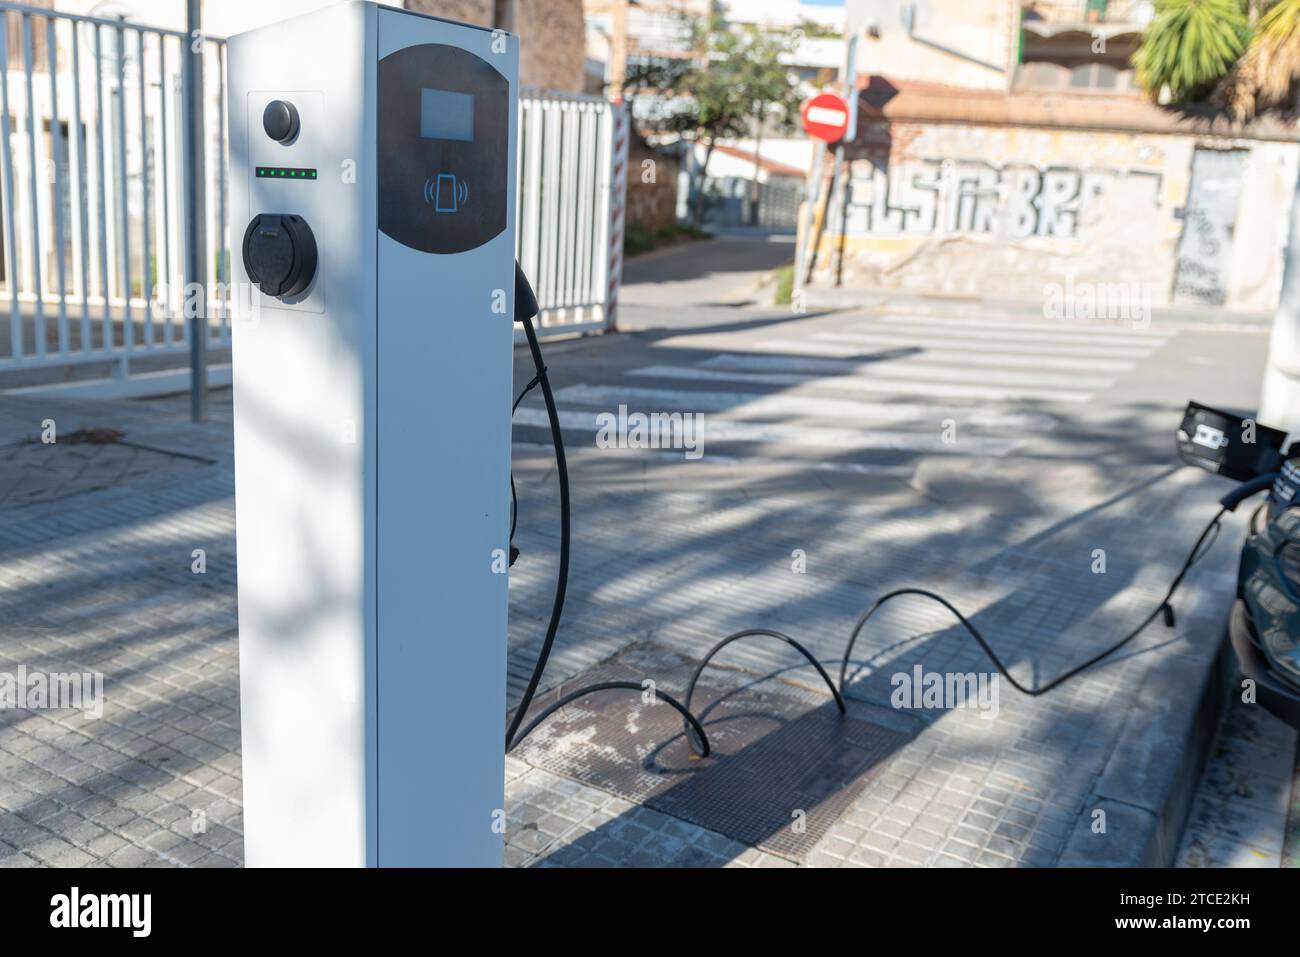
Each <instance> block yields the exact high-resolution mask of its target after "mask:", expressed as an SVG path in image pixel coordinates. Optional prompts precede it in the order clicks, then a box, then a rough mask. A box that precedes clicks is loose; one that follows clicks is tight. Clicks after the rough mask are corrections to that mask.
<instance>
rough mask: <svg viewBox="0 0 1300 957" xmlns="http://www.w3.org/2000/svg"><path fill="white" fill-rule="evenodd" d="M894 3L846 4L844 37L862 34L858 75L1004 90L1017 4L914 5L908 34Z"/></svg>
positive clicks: (953, 1)
mask: <svg viewBox="0 0 1300 957" xmlns="http://www.w3.org/2000/svg"><path fill="white" fill-rule="evenodd" d="M908 5H909V4H904V3H898V2H896V0H847V3H846V17H847V27H846V29H847V30H848V31H850V32H851V31H855V30H868V31H870V32H869V33H868V34H867V36H865V37H864V39H863V40H862V42H861V43H860V44H859V46H858V75H859V76H870V75H872V74H878V75H880V76H887V77H889V78H890V79H891V80H904V81H914V82H923V83H942V84H945V85H947V86H958V87H964V88H966V89H970V90H1007V89H1010V86H1011V68H1012V66H1013V64H1014V61H1015V56H1016V46H1017V43H1018V42H1019V24H1020V20H1019V13H1020V11H1019V3H1018V2H1017V0H917V2H915V3H912V4H910V5H911V6H912V7H914V9H915V18H914V21H913V28H912V34H911V35H910V36H909V35H908V33H907V30H906V28H905V26H904V21H903V17H902V11H903V9H904V7H906V6H908Z"/></svg>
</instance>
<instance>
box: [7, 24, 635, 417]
mask: <svg viewBox="0 0 1300 957" xmlns="http://www.w3.org/2000/svg"><path fill="white" fill-rule="evenodd" d="M188 42H190V41H189V38H188V37H187V36H186V35H185V34H184V33H181V32H177V31H173V30H167V29H162V28H157V27H150V26H145V25H142V24H138V23H133V22H129V21H119V20H109V19H103V18H96V17H89V16H79V15H73V14H67V13H61V12H57V11H53V10H48V9H41V8H33V7H28V6H24V5H22V4H16V3H7V2H0V211H2V215H3V228H2V229H0V317H3V315H4V313H5V312H7V313H8V318H9V334H8V335H4V334H3V331H2V330H3V318H0V389H7V388H45V387H47V386H48V385H49V384H50V383H51V381H52V380H53V382H54V383H56V384H57V383H63V382H64V380H69V381H68V382H67V383H66V387H68V388H72V389H77V390H80V391H83V392H89V393H100V394H125V393H130V392H136V393H140V392H149V391H160V390H166V389H175V388H177V387H180V388H184V386H185V384H186V383H187V382H188V372H187V368H186V364H185V362H184V360H183V359H182V358H180V357H183V356H185V355H187V354H188V352H189V331H188V322H187V318H186V310H187V309H189V310H190V311H193V308H194V306H195V305H196V303H195V302H193V301H190V300H188V299H187V296H186V290H185V288H184V282H183V276H184V262H185V255H184V254H185V226H186V223H185V222H184V215H185V211H184V202H183V199H184V197H185V196H186V195H187V185H186V184H187V183H188V182H189V180H190V179H191V174H190V171H189V170H188V169H186V167H185V162H184V150H183V149H182V144H183V142H184V125H183V123H184V120H185V116H184V104H185V97H184V90H183V83H184V71H183V69H182V61H183V53H184V51H185V49H186V48H185V47H184V46H183V45H184V44H186V43H188ZM201 42H202V43H203V50H204V84H203V90H204V97H205V117H204V131H205V140H206V143H205V154H204V163H203V169H204V171H205V179H206V188H205V190H204V194H205V197H206V216H205V228H206V237H207V241H206V242H207V249H208V250H209V253H208V255H207V260H208V261H207V264H206V265H207V275H206V282H205V284H204V289H205V290H206V292H205V295H204V298H206V299H207V302H206V303H205V306H206V316H207V317H208V321H207V323H206V327H207V332H208V340H207V349H208V351H209V353H210V354H211V355H212V359H213V362H214V363H215V364H216V365H215V366H214V368H213V374H212V376H211V381H213V382H222V381H224V380H225V378H224V377H226V376H228V371H229V370H228V368H226V367H225V366H224V365H223V364H224V363H226V362H228V361H229V360H228V357H227V356H228V354H227V353H226V352H225V351H223V350H225V349H226V348H228V346H229V344H230V325H229V314H230V313H229V301H228V293H227V288H228V285H229V282H230V255H231V252H230V241H229V239H230V237H229V232H228V230H227V228H226V216H227V209H228V202H227V199H228V185H229V182H228V180H229V176H228V174H229V170H228V166H227V163H228V157H227V139H228V138H227V104H226V48H225V42H224V41H223V40H220V39H213V38H207V39H204V40H203V41H201ZM518 159H519V188H518V190H517V196H518V210H517V212H518V217H519V219H518V223H519V231H518V235H519V246H518V254H519V259H520V262H521V263H522V264H523V266H524V269H525V271H526V272H527V274H528V276H529V278H530V279H531V280H532V282H533V285H534V287H535V290H536V292H537V296H538V302H539V304H540V305H541V307H542V315H541V319H540V326H539V332H540V334H541V335H544V336H555V335H562V334H567V333H572V332H589V331H595V330H600V329H605V328H609V327H611V326H612V324H613V322H614V307H615V303H616V300H617V292H618V284H619V281H620V277H621V262H622V234H623V230H622V213H623V206H624V203H625V195H626V162H627V115H626V110H625V109H624V108H622V107H621V106H615V105H614V104H611V103H610V102H608V101H606V100H605V99H603V98H601V97H597V96H569V95H562V94H550V93H537V92H527V93H525V95H524V96H522V97H521V100H520V115H519V157H518ZM105 368H107V369H108V370H109V374H110V376H111V378H110V379H109V380H106V381H104V382H99V383H95V384H93V385H89V386H88V385H87V384H86V381H85V380H88V379H89V378H90V377H92V376H93V375H96V374H97V375H101V376H102V375H103V374H104V373H103V371H102V370H103V369H105Z"/></svg>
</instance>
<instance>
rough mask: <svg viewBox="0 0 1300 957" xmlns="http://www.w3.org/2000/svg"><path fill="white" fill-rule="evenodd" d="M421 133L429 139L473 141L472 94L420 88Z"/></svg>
mask: <svg viewBox="0 0 1300 957" xmlns="http://www.w3.org/2000/svg"><path fill="white" fill-rule="evenodd" d="M420 135H421V136H423V137H424V138H425V139H430V140H461V141H463V142H466V143H469V142H471V141H473V139H474V96H473V94H471V93H452V92H451V91H450V90H431V89H429V88H428V87H425V88H424V89H422V90H420Z"/></svg>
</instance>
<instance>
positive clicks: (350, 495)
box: [229, 3, 518, 866]
mask: <svg viewBox="0 0 1300 957" xmlns="http://www.w3.org/2000/svg"><path fill="white" fill-rule="evenodd" d="M517 74H518V41H517V38H515V37H514V36H511V35H509V34H506V33H503V32H501V31H490V30H487V29H482V28H478V27H472V26H466V25H462V24H457V23H452V22H449V21H446V20H440V19H437V18H434V17H430V16H426V15H423V14H416V13H410V12H407V11H403V10H396V9H391V8H388V7H381V6H378V5H376V4H374V3H344V4H340V5H337V6H334V7H329V8H326V9H324V10H321V11H318V12H315V13H311V14H308V15H306V16H302V17H299V18H296V19H293V20H289V21H286V22H283V23H279V24H275V25H272V26H268V27H265V28H262V29H259V30H255V31H252V32H250V33H245V34H242V35H240V36H237V37H234V38H232V39H231V40H230V42H229V77H230V79H229V86H230V150H231V188H230V194H231V221H230V231H231V243H232V246H233V248H234V256H233V260H234V267H235V268H234V273H233V278H234V280H235V282H236V287H235V298H236V300H237V302H238V304H237V307H236V314H235V320H234V358H233V364H234V408H235V428H234V431H235V472H236V482H235V486H236V512H237V551H238V562H239V653H240V669H239V670H240V696H241V711H242V728H243V785H244V833H245V854H246V860H247V863H248V864H250V865H254V866H262V865H345V866H346V865H356V866H360V865H368V866H377V865H383V866H392V865H470V866H474V865H483V866H496V865H499V864H500V863H501V857H502V835H501V833H500V831H501V827H500V820H499V818H500V815H501V808H502V807H503V805H504V796H503V790H504V783H503V781H504V760H505V759H504V738H505V711H506V700H505V685H506V607H507V575H505V574H502V573H501V572H502V571H503V570H504V567H503V564H502V563H501V562H500V561H494V555H497V556H499V555H501V554H504V551H505V549H506V548H507V539H508V525H509V501H510V494H509V474H510V401H511V387H512V382H511V363H512V353H513V345H512V344H513V338H512V337H513V317H514V316H513V298H514V288H515V287H514V248H515V226H514V210H515V144H516V129H515V126H516V116H517V105H518V90H517ZM250 289H251V294H250ZM498 549H499V550H501V551H500V552H498V551H497V550H498Z"/></svg>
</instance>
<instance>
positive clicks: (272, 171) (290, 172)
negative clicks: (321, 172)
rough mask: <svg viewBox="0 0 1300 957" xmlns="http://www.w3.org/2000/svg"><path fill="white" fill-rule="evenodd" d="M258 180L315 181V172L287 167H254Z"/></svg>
mask: <svg viewBox="0 0 1300 957" xmlns="http://www.w3.org/2000/svg"><path fill="white" fill-rule="evenodd" d="M256 175H257V178H258V179H271V178H273V177H275V178H279V179H316V170H314V169H303V168H293V167H288V166H258V167H256Z"/></svg>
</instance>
